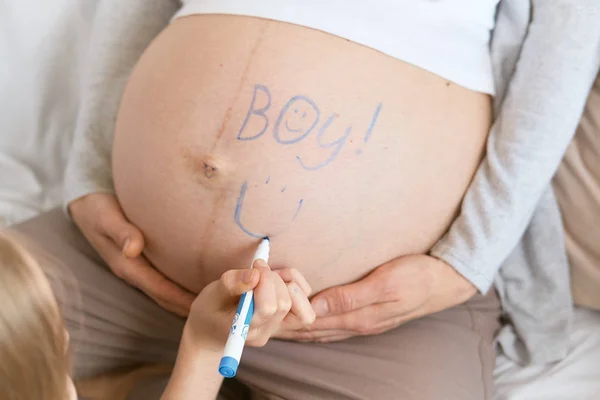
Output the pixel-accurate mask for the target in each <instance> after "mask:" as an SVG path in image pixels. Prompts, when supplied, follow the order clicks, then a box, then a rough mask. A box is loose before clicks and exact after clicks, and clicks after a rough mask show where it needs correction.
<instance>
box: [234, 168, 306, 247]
mask: <svg viewBox="0 0 600 400" xmlns="http://www.w3.org/2000/svg"><path fill="white" fill-rule="evenodd" d="M270 181H271V178H270V177H269V178H267V180H266V182H265V185H268V184H269V183H270ZM286 189H287V185H283V186H282V187H281V188H280V190H279V192H280V193H284V192H285V191H286ZM247 192H248V181H244V183H242V186H241V188H240V193H239V195H238V199H237V203H236V206H235V212H234V216H233V218H234V221H235V223H236V225H237V226H238V227H239V228H240V229H241V230H242V231H243V232H244V233H245V234H247V235H248V236H250V237H253V238H256V239H262V238H264V237H267V236H268V237H274V236H277V235H279V234H281V233H283V232H284V231H285V230H287V228H288V227H289V225H290V224H291V223H292V222H293V221H294V220H295V219H296V217H297V216H298V214H299V213H300V210H301V209H302V205H303V204H304V199H299V200H298V202H297V203H296V205H295V207H294V208H295V211H294V212H293V214H292V216H291V219H289V222H288V223H287V224H286V223H284V227H283V228H282V229H280V230H278V231H276V232H267V231H260V230H255V229H251V228H248V227H247V226H246V225H245V224H244V223H243V222H242V213H243V210H244V200H245V199H246V193H247Z"/></svg>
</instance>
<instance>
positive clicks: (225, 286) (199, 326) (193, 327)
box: [184, 260, 315, 352]
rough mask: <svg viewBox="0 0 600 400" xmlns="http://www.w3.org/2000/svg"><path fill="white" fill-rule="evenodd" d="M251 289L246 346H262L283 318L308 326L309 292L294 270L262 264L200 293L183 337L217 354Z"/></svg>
mask: <svg viewBox="0 0 600 400" xmlns="http://www.w3.org/2000/svg"><path fill="white" fill-rule="evenodd" d="M252 289H254V316H253V318H252V322H251V324H250V331H249V333H248V337H247V339H246V344H247V345H249V346H254V347H260V346H264V345H265V344H266V343H267V341H268V340H269V339H270V338H271V336H273V335H274V334H275V333H276V332H277V331H278V329H279V327H280V325H281V324H282V321H284V320H285V319H286V318H293V319H294V320H299V321H302V322H303V323H305V324H307V325H309V324H311V323H312V322H313V321H314V319H315V313H314V311H313V309H312V307H311V305H310V302H309V300H308V296H309V295H310V292H311V288H310V286H309V285H308V283H307V282H306V279H304V277H303V276H302V275H301V274H300V272H298V271H297V270H295V269H281V270H278V271H271V269H270V268H269V266H268V265H267V263H265V262H264V260H256V262H255V263H254V268H252V269H250V268H248V269H242V270H230V271H227V272H225V273H224V274H223V275H222V276H221V279H220V280H218V281H215V282H212V283H211V284H209V285H208V286H206V287H205V288H204V290H202V292H201V293H200V294H199V295H198V298H197V299H196V301H194V304H193V305H192V309H191V311H190V316H189V319H188V323H187V324H186V332H185V333H184V335H186V337H187V338H189V339H188V340H190V341H193V342H195V344H196V347H199V348H202V349H205V350H206V349H209V350H214V351H217V352H220V351H222V350H223V346H224V345H225V342H226V341H227V338H228V336H229V330H230V328H231V323H232V322H233V317H234V315H235V312H236V309H237V306H238V302H239V300H240V296H241V295H242V293H244V292H247V291H249V290H252Z"/></svg>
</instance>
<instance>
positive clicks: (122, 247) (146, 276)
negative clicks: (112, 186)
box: [69, 193, 195, 317]
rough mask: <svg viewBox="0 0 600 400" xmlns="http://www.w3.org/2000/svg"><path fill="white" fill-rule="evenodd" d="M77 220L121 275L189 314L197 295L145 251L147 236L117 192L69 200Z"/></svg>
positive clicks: (182, 313) (167, 305)
mask: <svg viewBox="0 0 600 400" xmlns="http://www.w3.org/2000/svg"><path fill="white" fill-rule="evenodd" d="M69 211H70V213H71V217H72V218H73V221H75V223H76V224H77V226H78V227H79V229H80V230H81V232H82V233H83V235H84V236H85V237H86V239H87V240H88V241H89V242H90V243H91V244H92V246H93V247H94V248H95V249H96V251H97V252H98V253H99V254H100V256H101V257H102V258H103V259H104V261H106V263H107V264H108V266H109V267H110V269H111V270H112V271H113V273H114V274H115V275H117V276H118V277H119V278H121V279H123V280H125V281H126V282H127V283H129V284H130V285H132V286H135V287H136V288H138V289H140V290H142V291H143V292H144V293H146V294H147V295H148V296H149V297H150V298H152V299H153V300H154V301H156V302H157V303H158V304H159V305H160V306H161V307H163V308H165V309H167V310H169V311H171V312H174V313H176V314H178V315H180V316H182V317H185V316H187V314H188V312H189V309H190V307H191V305H192V303H193V301H194V299H195V295H193V294H192V293H190V292H188V291H186V290H184V289H183V288H181V287H180V286H179V285H177V284H176V283H174V282H172V281H170V280H169V279H167V277H165V276H164V275H163V274H161V273H160V272H158V271H157V270H156V269H155V268H153V267H152V266H151V265H150V263H148V261H147V260H146V259H145V258H144V256H143V255H142V251H143V250H144V236H143V235H142V232H141V231H140V230H139V229H138V228H137V227H135V226H134V225H132V224H131V223H130V222H129V221H127V219H126V218H125V215H124V214H123V210H121V206H120V205H119V202H118V201H117V198H116V196H114V195H112V194H108V193H92V194H89V195H87V196H84V197H81V198H79V199H77V200H75V201H73V202H71V203H70V204H69Z"/></svg>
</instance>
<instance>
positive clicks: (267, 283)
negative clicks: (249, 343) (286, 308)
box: [252, 260, 277, 327]
mask: <svg viewBox="0 0 600 400" xmlns="http://www.w3.org/2000/svg"><path fill="white" fill-rule="evenodd" d="M254 268H255V269H256V270H258V271H259V272H260V281H259V282H258V285H257V286H256V288H255V289H254V316H253V317H252V325H253V326H256V327H261V326H262V325H264V324H266V323H267V322H268V321H269V320H270V319H271V318H272V317H273V316H274V315H275V313H276V312H277V292H276V290H275V281H274V279H273V277H272V276H271V275H272V274H273V272H272V271H271V269H270V268H269V266H268V265H267V263H266V262H265V261H264V260H256V262H255V263H254Z"/></svg>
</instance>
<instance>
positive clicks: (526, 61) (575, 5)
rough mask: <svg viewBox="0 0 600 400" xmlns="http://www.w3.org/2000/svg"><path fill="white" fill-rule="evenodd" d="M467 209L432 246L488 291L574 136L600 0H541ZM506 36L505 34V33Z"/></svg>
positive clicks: (599, 48)
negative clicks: (599, 0) (572, 0)
mask: <svg viewBox="0 0 600 400" xmlns="http://www.w3.org/2000/svg"><path fill="white" fill-rule="evenodd" d="M532 3H533V9H532V21H531V24H530V26H529V30H528V32H527V37H526V39H525V42H524V44H523V47H522V50H521V54H520V58H519V61H518V63H517V66H516V71H515V73H514V75H513V77H512V80H511V82H510V85H509V87H508V91H507V94H506V97H505V99H504V102H503V104H502V107H501V109H500V111H499V114H498V115H497V117H496V120H495V123H494V125H493V127H492V130H491V133H490V136H489V138H488V144H487V155H486V157H485V159H484V160H483V161H482V163H481V165H480V167H479V169H478V171H477V173H476V175H475V177H474V179H473V182H472V183H471V186H470V188H469V190H468V191H467V193H466V195H465V198H464V201H463V204H462V209H461V214H460V216H459V217H458V218H457V219H456V220H455V221H454V223H453V224H452V226H451V228H450V230H449V231H448V233H447V234H446V235H445V236H444V237H443V238H442V239H441V240H440V241H439V242H438V243H437V244H436V246H435V247H434V248H433V250H432V252H431V254H432V255H433V256H435V257H438V258H440V259H442V260H443V261H445V262H447V263H448V264H450V265H452V266H453V267H454V268H455V269H456V270H458V271H459V272H460V273H461V274H462V275H463V276H465V277H466V278H467V279H468V280H469V281H470V282H471V283H473V284H474V285H475V286H476V287H477V288H478V289H479V290H480V291H481V292H486V291H487V290H488V289H489V288H490V286H491V284H492V280H493V278H494V275H495V274H496V272H497V270H498V268H499V266H500V264H501V263H502V262H503V261H504V259H505V258H506V257H507V256H508V254H509V253H510V251H511V250H512V249H513V248H514V246H515V245H516V243H517V242H518V240H519V239H520V238H521V236H522V234H523V232H524V230H525V228H526V227H527V225H528V222H529V220H530V218H531V215H532V213H533V211H534V209H535V207H536V205H537V203H538V200H539V198H540V196H541V194H542V193H543V191H544V190H545V189H546V188H547V187H548V184H549V182H550V179H551V178H552V176H553V175H554V173H555V171H556V168H557V167H558V164H559V163H560V160H561V159H562V157H563V153H564V152H565V150H566V148H567V146H568V144H569V142H570V141H571V139H572V136H573V134H574V133H575V129H576V127H577V124H578V122H579V118H580V115H581V112H582V110H583V107H584V105H585V100H586V97H587V93H588V92H589V90H590V87H591V85H592V82H593V80H594V77H595V76H596V73H597V71H598V67H599V64H600V60H599V58H600V2H598V1H597V0H583V1H577V2H571V1H568V0H535V1H533V2H532ZM500 40H501V38H500Z"/></svg>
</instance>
